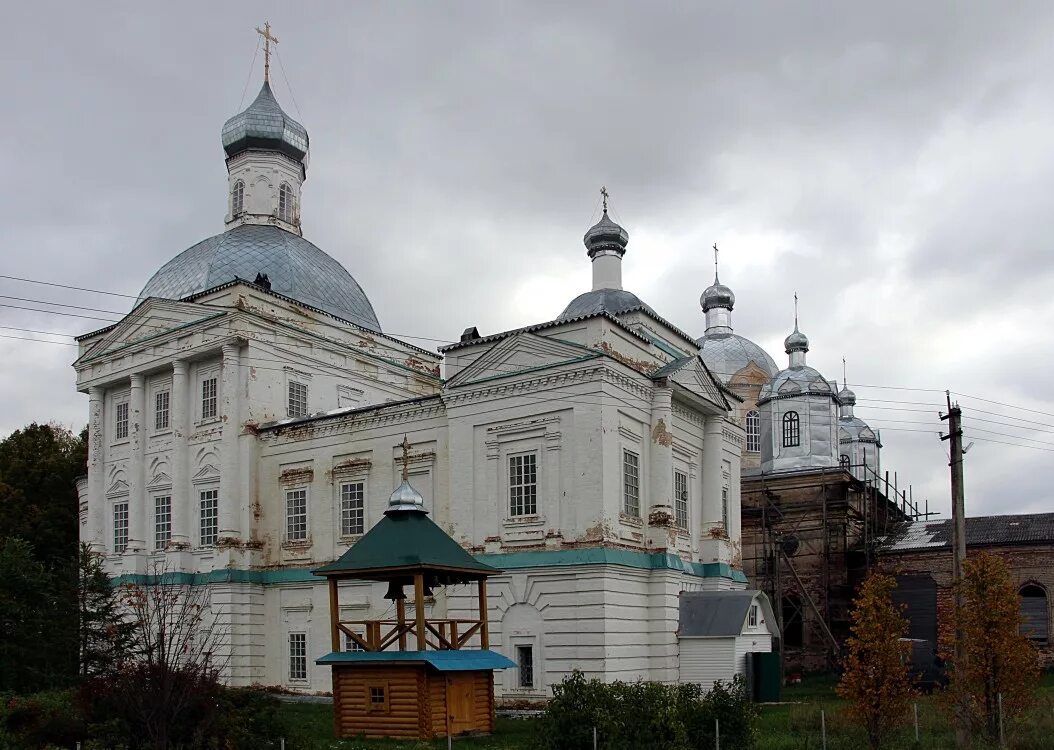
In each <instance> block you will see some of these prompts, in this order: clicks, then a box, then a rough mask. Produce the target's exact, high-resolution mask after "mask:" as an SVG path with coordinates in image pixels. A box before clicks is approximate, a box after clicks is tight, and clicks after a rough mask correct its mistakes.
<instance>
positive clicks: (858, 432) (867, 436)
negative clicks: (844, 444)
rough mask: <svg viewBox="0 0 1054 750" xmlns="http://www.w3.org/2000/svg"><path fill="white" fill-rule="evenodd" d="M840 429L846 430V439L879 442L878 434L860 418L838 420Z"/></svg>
mask: <svg viewBox="0 0 1054 750" xmlns="http://www.w3.org/2000/svg"><path fill="white" fill-rule="evenodd" d="M838 428H839V429H840V430H845V435H844V437H846V438H848V439H850V440H863V441H866V442H875V443H877V442H878V434H877V433H876V432H875V431H874V430H872V429H871V428H870V427H869V426H868V424H867V422H865V421H864V420H862V419H861V418H860V417H842V418H841V419H839V420H838ZM840 437H841V436H840Z"/></svg>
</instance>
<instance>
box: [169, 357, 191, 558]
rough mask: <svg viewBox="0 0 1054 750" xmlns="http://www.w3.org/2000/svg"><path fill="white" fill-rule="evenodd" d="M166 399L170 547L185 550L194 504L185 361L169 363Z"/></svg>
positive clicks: (188, 545) (188, 543)
mask: <svg viewBox="0 0 1054 750" xmlns="http://www.w3.org/2000/svg"><path fill="white" fill-rule="evenodd" d="M170 398H171V400H170V402H169V409H170V418H171V422H172V546H173V547H174V548H176V549H189V548H190V546H191V540H192V538H193V536H192V529H191V523H192V520H193V519H194V505H193V503H195V502H196V500H197V498H195V497H193V493H192V490H191V486H190V463H189V461H190V458H189V451H190V447H189V445H188V444H187V437H188V436H189V434H190V391H189V386H188V383H187V363H186V362H185V361H182V360H177V361H175V362H173V363H172V393H171V396H170Z"/></svg>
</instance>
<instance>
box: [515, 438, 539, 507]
mask: <svg viewBox="0 0 1054 750" xmlns="http://www.w3.org/2000/svg"><path fill="white" fill-rule="evenodd" d="M537 513H538V454H537V453H520V454H518V455H515V456H509V515H510V516H533V515H536V514H537Z"/></svg>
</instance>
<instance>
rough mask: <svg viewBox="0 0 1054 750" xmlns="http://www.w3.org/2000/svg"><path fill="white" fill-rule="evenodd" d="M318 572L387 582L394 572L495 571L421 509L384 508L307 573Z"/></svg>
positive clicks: (470, 576)
mask: <svg viewBox="0 0 1054 750" xmlns="http://www.w3.org/2000/svg"><path fill="white" fill-rule="evenodd" d="M312 572H313V573H314V574H315V575H318V576H327V577H339V578H364V579H368V580H378V581H383V580H388V579H392V578H396V577H398V574H399V573H420V572H436V573H448V574H453V576H449V577H452V578H455V579H458V578H464V579H465V580H477V579H480V578H486V577H487V576H490V575H495V574H496V573H500V572H501V571H500V570H498V569H497V568H492V567H490V566H489V565H484V564H483V563H481V562H478V561H477V560H476V558H474V557H473V556H472V555H470V554H469V553H468V552H466V551H465V549H464V548H462V546H461V545H460V544H458V543H457V542H455V541H454V540H453V539H451V538H450V537H449V536H448V535H447V533H446V532H445V531H443V530H442V529H441V528H439V527H438V526H437V525H436V524H435V522H434V521H432V519H431V518H429V517H428V516H427V514H425V513H424V512H423V511H421V510H390V511H388V513H386V514H385V516H384V518H382V519H381V521H380V522H379V523H378V524H377V525H376V526H374V527H373V528H372V529H370V530H369V531H368V532H367V533H366V535H365V536H363V537H362V539H360V540H359V541H357V542H355V544H353V545H352V546H351V549H349V550H348V551H347V552H345V553H344V554H343V555H341V556H340V559H338V560H336V561H334V562H331V563H330V564H329V565H323V566H322V567H321V568H318V569H316V570H314V571H312Z"/></svg>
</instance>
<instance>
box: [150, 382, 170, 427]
mask: <svg viewBox="0 0 1054 750" xmlns="http://www.w3.org/2000/svg"><path fill="white" fill-rule="evenodd" d="M168 402H169V392H168V391H158V392H157V393H155V394H154V429H155V430H167V429H168Z"/></svg>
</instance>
